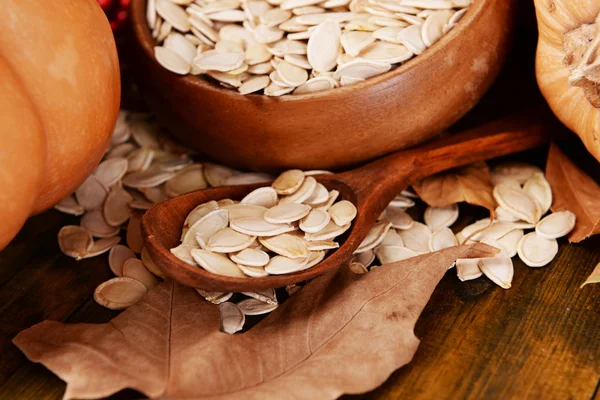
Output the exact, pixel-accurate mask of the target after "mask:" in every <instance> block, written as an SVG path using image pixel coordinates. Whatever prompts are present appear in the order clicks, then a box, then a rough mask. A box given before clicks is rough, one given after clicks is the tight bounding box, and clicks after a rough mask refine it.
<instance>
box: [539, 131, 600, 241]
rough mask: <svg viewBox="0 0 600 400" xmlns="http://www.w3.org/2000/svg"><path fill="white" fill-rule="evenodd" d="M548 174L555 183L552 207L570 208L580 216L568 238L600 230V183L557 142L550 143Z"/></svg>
mask: <svg viewBox="0 0 600 400" xmlns="http://www.w3.org/2000/svg"><path fill="white" fill-rule="evenodd" d="M546 178H547V179H548V182H550V186H551V187H552V197H553V200H552V207H551V209H552V211H553V212H557V211H561V210H569V211H571V212H573V213H574V214H575V216H576V217H577V222H576V223H575V228H574V229H573V231H572V232H571V234H570V235H569V242H571V243H579V242H581V241H582V240H584V239H587V238H589V237H590V236H592V235H596V234H598V233H600V202H599V201H598V200H599V199H600V185H598V183H597V182H596V181H595V180H594V179H592V178H591V177H590V176H588V175H587V174H586V173H585V172H583V171H582V170H581V169H579V167H577V165H575V163H573V161H571V160H570V159H569V158H568V157H567V156H566V155H565V154H564V153H563V152H562V151H561V150H560V149H559V148H558V146H557V145H556V144H555V143H552V144H551V145H550V152H549V153H548V161H547V163H546Z"/></svg>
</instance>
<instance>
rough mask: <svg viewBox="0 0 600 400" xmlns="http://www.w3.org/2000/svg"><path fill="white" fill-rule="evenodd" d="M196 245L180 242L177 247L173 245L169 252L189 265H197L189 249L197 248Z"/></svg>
mask: <svg viewBox="0 0 600 400" xmlns="http://www.w3.org/2000/svg"><path fill="white" fill-rule="evenodd" d="M197 248H198V247H197V245H196V246H188V245H186V244H180V245H179V246H177V247H173V248H172V249H171V250H170V252H171V253H172V254H173V255H174V256H175V257H177V258H178V259H180V260H181V261H183V262H185V263H188V264H190V265H197V264H196V261H195V260H194V257H192V253H191V251H192V250H194V249H197Z"/></svg>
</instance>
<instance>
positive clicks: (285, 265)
mask: <svg viewBox="0 0 600 400" xmlns="http://www.w3.org/2000/svg"><path fill="white" fill-rule="evenodd" d="M308 259H309V257H308V256H307V257H305V258H294V259H292V258H287V257H284V256H275V257H273V258H271V259H270V260H269V263H268V264H267V265H266V266H265V271H266V272H267V273H269V274H271V275H283V274H291V273H294V272H298V271H302V270H304V269H305V266H306V264H307V263H308Z"/></svg>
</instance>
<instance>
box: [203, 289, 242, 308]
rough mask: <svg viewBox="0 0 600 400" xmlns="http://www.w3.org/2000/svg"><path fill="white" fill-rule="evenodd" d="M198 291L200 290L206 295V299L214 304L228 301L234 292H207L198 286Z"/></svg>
mask: <svg viewBox="0 0 600 400" xmlns="http://www.w3.org/2000/svg"><path fill="white" fill-rule="evenodd" d="M196 292H198V294H199V295H200V296H202V297H204V299H205V300H207V301H210V302H211V303H213V304H217V305H219V304H221V303H224V302H226V301H227V300H229V299H230V298H231V296H233V293H225V292H206V291H204V290H202V289H197V288H196Z"/></svg>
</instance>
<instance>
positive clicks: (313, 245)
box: [306, 240, 340, 251]
mask: <svg viewBox="0 0 600 400" xmlns="http://www.w3.org/2000/svg"><path fill="white" fill-rule="evenodd" d="M306 247H307V248H308V250H310V251H318V250H329V249H337V248H338V247H340V245H339V243H337V242H334V241H333V240H310V241H308V242H306Z"/></svg>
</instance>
